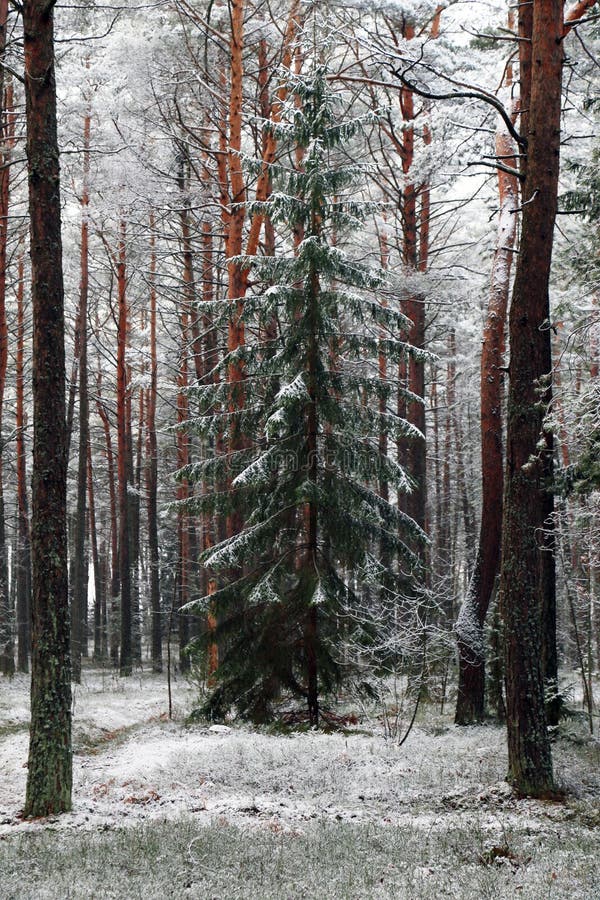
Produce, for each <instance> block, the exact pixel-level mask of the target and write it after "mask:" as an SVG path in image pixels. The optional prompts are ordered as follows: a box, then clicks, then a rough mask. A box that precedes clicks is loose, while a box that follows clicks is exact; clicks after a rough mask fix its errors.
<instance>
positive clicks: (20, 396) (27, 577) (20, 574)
mask: <svg viewBox="0 0 600 900" xmlns="http://www.w3.org/2000/svg"><path fill="white" fill-rule="evenodd" d="M24 306H25V261H24V259H23V248H22V247H21V249H20V251H19V262H18V280H17V358H16V373H15V375H16V386H15V393H16V397H15V400H16V404H15V405H16V431H17V438H16V444H17V447H16V450H17V533H18V537H17V561H16V565H17V602H16V608H17V623H18V627H17V636H18V656H17V664H18V668H19V671H20V672H27V671H29V653H30V645H31V627H30V625H31V621H30V620H31V541H30V534H29V504H28V502H27V466H26V461H27V453H26V450H25V428H26V422H25V371H24V362H25V360H24V356H25V348H24V344H25V322H24Z"/></svg>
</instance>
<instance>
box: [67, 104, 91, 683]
mask: <svg viewBox="0 0 600 900" xmlns="http://www.w3.org/2000/svg"><path fill="white" fill-rule="evenodd" d="M90 125H91V117H90V114H89V112H87V113H86V115H85V118H84V124H83V190H82V193H81V248H80V253H81V274H80V283H79V315H78V320H79V340H78V342H77V343H78V348H79V360H78V363H79V444H78V450H77V508H76V511H75V523H74V528H73V530H74V537H75V540H74V546H73V557H74V558H73V585H72V593H71V658H72V666H73V680H74V681H77V682H79V681H81V657H82V654H83V655H84V656H87V615H86V612H87V601H88V590H87V588H88V573H87V565H86V562H87V561H86V556H85V536H86V530H87V529H86V525H87V508H86V494H87V475H88V472H87V470H88V442H89V398H88V364H87V343H88V342H87V307H88V286H89V277H88V269H89V224H88V206H89V183H88V182H89V170H90ZM84 644H85V645H86V649H85V651H84V650H83V645H84Z"/></svg>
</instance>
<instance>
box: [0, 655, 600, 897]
mask: <svg viewBox="0 0 600 900" xmlns="http://www.w3.org/2000/svg"><path fill="white" fill-rule="evenodd" d="M194 696H195V690H194V688H193V687H192V686H190V685H189V684H187V683H186V682H185V681H184V680H181V679H180V680H179V681H177V682H176V683H175V685H174V712H175V716H174V719H173V721H169V720H168V717H167V714H166V711H167V708H168V699H167V690H166V679H165V678H164V677H162V676H152V675H150V674H149V673H143V674H141V675H138V676H134V677H132V678H129V679H119V678H117V677H116V676H114V675H113V674H112V673H108V672H107V673H102V672H100V671H86V672H85V673H84V678H83V683H82V685H81V686H77V687H76V688H75V691H74V722H75V726H74V749H75V756H74V791H73V795H74V807H73V811H72V812H71V813H68V814H66V815H63V816H61V817H55V818H52V819H51V820H42V821H35V822H27V821H23V820H22V819H21V818H20V815H19V810H20V809H21V807H22V804H23V798H24V792H25V780H26V768H25V765H26V760H27V743H28V735H27V720H28V681H27V679H26V678H25V677H23V676H19V677H16V678H15V679H13V680H12V681H3V682H1V683H0V868H1V866H2V850H3V846H5V845H3V844H2V843H1V842H2V841H7V840H8V841H10V840H11V839H12V838H16V837H17V836H24V835H34V834H39V833H40V832H45V831H48V830H52V831H53V832H55V831H57V830H58V831H60V833H61V834H64V836H65V840H67V839H68V834H67V833H73V832H75V831H76V832H77V833H81V832H105V831H106V830H107V829H108V830H113V829H118V828H120V827H124V826H144V825H145V826H154V825H157V826H158V825H159V824H160V823H161V822H162V823H164V822H171V823H175V822H181V821H188V822H189V821H190V820H192V821H193V823H194V825H195V826H210V827H212V826H215V825H218V826H220V827H223V828H227V827H231V826H233V827H234V828H238V829H242V830H244V831H246V832H247V834H248V840H252V835H253V834H254V835H256V834H257V833H259V832H267V833H271V834H285V835H289V836H290V837H294V836H297V837H300V836H303V835H307V834H308V835H310V834H311V833H312V832H311V829H314V827H315V825H317V824H318V825H324V824H325V825H329V824H335V823H338V824H340V825H347V826H358V827H363V826H368V827H372V828H374V829H376V830H379V829H389V828H396V829H405V828H409V829H410V830H411V833H414V830H415V829H417V830H418V831H422V834H423V836H424V839H425V838H426V837H427V838H428V839H429V837H430V836H431V834H432V833H434V834H435V833H442V832H443V833H444V834H448V833H452V832H453V831H454V832H455V833H456V834H457V835H458V834H465V833H469V832H472V834H473V848H472V851H471V852H472V855H473V859H475V860H477V859H479V861H480V864H481V865H483V864H485V863H486V859H487V857H486V855H485V854H486V853H487V854H491V856H490V859H489V862H490V864H491V865H494V866H495V865H496V863H497V862H498V864H504V865H505V866H506V867H507V868H508V870H510V871H511V873H512V874H513V875H514V877H515V878H516V879H517V881H518V878H517V875H519V872H518V870H519V869H522V870H523V872H522V873H521V875H523V877H524V874H523V873H525V871H526V870H527V868H528V867H531V866H533V865H534V863H533V862H531V860H532V859H535V863H536V864H537V865H542V866H544V865H546V866H547V867H549V869H548V871H551V872H553V873H554V875H553V876H552V874H551V875H549V876H548V877H549V878H550V882H549V885H550V888H551V889H552V893H551V894H549V895H548V896H552V897H557V896H561V897H562V896H565V897H567V896H569V897H585V898H588V897H589V898H590V900H591V898H592V897H594V896H595V897H600V862H599V863H598V869H597V871H598V873H599V874H598V877H599V880H598V884H597V888H598V890H597V893H594V890H593V889H591V888H590V887H589V884H588V883H587V882H586V885H585V886H584V887H581V891H582V892H581V893H578V886H577V876H576V875H575V876H574V873H573V869H572V866H569V864H566V868H565V863H564V862H562V863H558V862H556V863H555V862H554V859H553V858H549V857H548V858H546V857H545V855H544V851H543V847H544V846H545V844H546V843H548V839H550V844H552V842H553V841H554V844H556V840H557V838H558V837H559V835H560V834H561V833H563V832H564V834H565V836H569V837H570V839H573V837H574V835H575V836H576V835H577V834H578V833H579V830H581V833H582V836H583V837H584V838H585V841H588V842H589V840H590V839H591V837H592V836H593V835H598V834H599V832H600V802H599V801H600V765H598V764H599V763H600V744H598V743H597V742H595V741H588V740H586V739H585V738H584V733H583V731H581V737H577V740H568V739H563V740H561V741H559V742H558V744H557V745H556V747H555V761H556V771H557V775H558V779H559V781H560V782H561V783H562V785H563V786H564V787H565V788H566V789H567V792H568V795H569V796H568V798H567V801H566V802H564V803H543V802H537V801H526V800H517V799H516V798H514V797H513V796H512V794H511V792H510V790H509V788H508V786H507V785H506V783H505V781H504V776H505V772H506V750H505V737H504V732H503V730H502V729H501V728H498V727H495V726H491V725H486V726H481V727H474V728H456V727H455V726H454V725H452V724H451V719H450V718H449V717H448V716H446V717H444V718H443V719H442V718H440V717H439V716H438V715H436V714H435V713H433V712H431V711H429V712H426V713H425V716H424V718H423V720H422V721H421V722H420V723H419V724H418V726H416V727H415V728H414V730H413V732H412V733H411V735H410V737H409V738H408V740H407V741H406V743H405V744H404V745H403V746H402V747H398V745H397V743H395V742H393V741H389V740H388V741H386V740H385V738H384V736H383V730H382V729H381V728H380V727H379V726H378V723H377V720H376V718H375V717H374V718H373V719H372V720H370V721H369V722H368V723H361V725H359V726H356V728H355V733H353V732H352V730H350V733H343V734H342V733H334V734H324V733H321V732H308V733H307V732H303V733H294V734H289V735H288V734H270V733H268V732H266V731H262V732H257V731H255V730H253V729H251V728H250V727H247V726H239V727H238V726H233V727H231V728H226V727H224V726H212V727H209V726H208V725H191V726H190V725H186V724H185V713H186V712H187V711H189V710H190V708H191V707H192V705H193V700H194ZM361 726H362V727H361ZM515 835H518V836H520V837H519V841H520V843H519V841H516V839H515V837H514V836H515ZM523 836H526V842H527V846H528V848H529V849H528V850H527V854H528V855H527V857H525V856H523V858H522V859H521V858H520V857H519V854H518V853H517V851H516V850H514V851H513V850H512V849H511V847H512V844H511V841H513V844H514V846H515V848H516V847H517V845H518V846H519V847H521V845H522V843H523V840H524V839H525V838H524V837H523ZM595 840H596V841H597V852H596V858H597V859H600V837H596V838H595ZM515 841H516V842H515ZM575 843H576V842H575ZM530 845H531V846H530ZM586 846H587V844H586ZM498 848H500V850H498ZM502 848H504V850H502ZM536 848H537V850H536ZM505 851H506V854H508V855H505V856H503V855H502V854H503V853H504V852H505ZM586 852H587V851H586ZM536 853H537V856H535V854H536ZM511 854H512V856H511ZM513 857H514V858H513ZM426 862H429V861H428V860H426ZM430 862H431V865H433V866H439V865H440V864H443V860H442V861H441V862H440V860H439V859H435V860H434V859H431V861H430ZM561 866H563V869H564V871H563V869H561ZM553 867H554V868H553ZM432 871H434V870H433V869H432ZM544 871H545V870H544ZM519 877H521V876H519ZM587 877H588V876H586V878H587ZM590 877H592V876H590ZM561 884H562V887H561ZM521 889H522V888H520V889H519V890H521ZM563 889H564V892H562V893H561V890H563ZM0 895H2V889H1V887H0ZM467 895H468V896H471V894H466V893H465V896H467ZM10 896H13V895H12V894H11V895H10ZM15 896H17V895H15ZM23 896H25V894H23ZM47 896H54V895H53V894H52V893H50V894H47ZM73 896H79V895H78V894H74V895H73ZM98 896H100V895H98ZM102 896H104V895H102ZM107 896H108V895H107ZM110 896H128V894H127V893H126V892H125V893H123V894H114V895H113V894H111V895H110ZM173 896H177V894H173ZM186 896H187V895H186ZM213 896H219V897H220V896H221V895H220V894H219V895H216V894H215V895H213ZM223 896H225V895H223ZM232 896H233V894H232ZM236 896H237V894H236ZM240 896H241V895H240ZM244 896H260V893H256V895H253V894H252V893H248V894H244ZM281 896H282V897H288V896H296V895H295V894H294V893H291V894H289V893H285V892H284V893H282V895H281ZM303 896H311V895H310V894H303ZM323 896H324V897H327V893H325V894H323ZM336 896H337V895H336ZM343 896H357V897H358V896H360V894H357V895H352V894H347V895H346V894H344V895H343ZM397 896H404V895H403V894H398V895H397ZM407 896H411V895H410V894H408V895H407ZM414 896H421V894H418V895H417V894H414ZM454 896H461V894H460V893H459V894H454ZM502 896H504V895H502ZM521 896H533V897H536V896H537V895H536V894H535V893H533V894H531V893H529V894H527V893H526V894H525V895H523V894H522V895H521ZM539 896H540V897H541V896H546V895H545V894H540V895H539Z"/></svg>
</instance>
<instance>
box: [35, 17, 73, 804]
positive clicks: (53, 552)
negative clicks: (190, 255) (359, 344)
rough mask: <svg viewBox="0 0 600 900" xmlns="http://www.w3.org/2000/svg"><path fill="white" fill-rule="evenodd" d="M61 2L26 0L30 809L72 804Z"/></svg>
mask: <svg viewBox="0 0 600 900" xmlns="http://www.w3.org/2000/svg"><path fill="white" fill-rule="evenodd" d="M53 7H54V3H52V2H48V0H24V2H23V6H22V9H23V29H24V41H25V99H26V110H27V161H28V174H29V215H30V239H31V271H32V285H31V297H32V307H33V361H32V381H33V428H34V433H33V478H32V498H33V503H32V522H31V557H32V568H33V577H32V585H33V592H32V593H33V630H32V638H33V655H32V675H31V728H30V743H29V762H28V769H27V791H26V799H25V815H26V816H46V815H50V814H53V813H58V812H63V811H66V810H68V809H70V808H71V787H72V771H73V770H72V749H71V661H70V657H69V596H68V562H67V455H66V419H65V344H64V336H65V330H64V309H63V306H64V290H63V276H62V242H61V223H60V176H59V159H58V139H57V130H56V83H55V78H54V18H53Z"/></svg>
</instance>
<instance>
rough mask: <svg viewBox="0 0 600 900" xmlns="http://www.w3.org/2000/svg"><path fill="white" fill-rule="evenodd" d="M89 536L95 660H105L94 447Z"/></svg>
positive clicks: (89, 453) (89, 448) (89, 471)
mask: <svg viewBox="0 0 600 900" xmlns="http://www.w3.org/2000/svg"><path fill="white" fill-rule="evenodd" d="M87 475H88V509H89V517H88V521H89V535H90V546H91V549H92V568H93V572H94V659H95V660H104V659H105V658H106V650H107V644H108V635H107V629H106V626H107V622H106V585H105V583H104V579H103V578H102V568H101V564H100V556H99V553H98V531H97V528H96V503H95V496H94V470H93V466H92V446H91V443H90V442H89V441H88V446H87Z"/></svg>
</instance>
